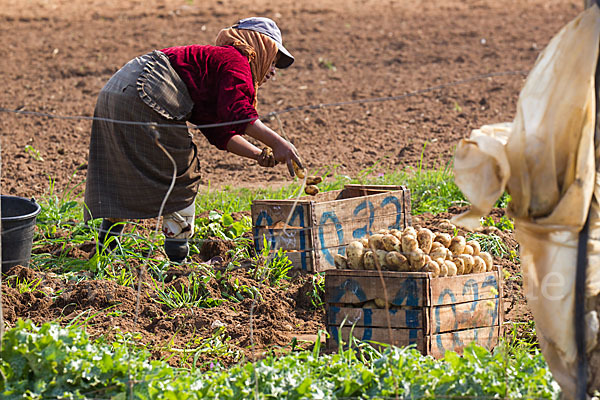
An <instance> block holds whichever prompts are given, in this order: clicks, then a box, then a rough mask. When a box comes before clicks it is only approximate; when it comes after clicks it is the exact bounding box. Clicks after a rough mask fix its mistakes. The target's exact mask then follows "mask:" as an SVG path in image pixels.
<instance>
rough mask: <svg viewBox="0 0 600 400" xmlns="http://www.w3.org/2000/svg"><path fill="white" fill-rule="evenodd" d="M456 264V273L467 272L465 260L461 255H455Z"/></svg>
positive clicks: (454, 261) (453, 260)
mask: <svg viewBox="0 0 600 400" xmlns="http://www.w3.org/2000/svg"><path fill="white" fill-rule="evenodd" d="M452 262H453V263H454V265H456V275H462V274H464V273H465V262H464V261H463V259H462V258H460V257H456V256H455V257H454V258H453V259H452Z"/></svg>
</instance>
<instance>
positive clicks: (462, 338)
mask: <svg viewBox="0 0 600 400" xmlns="http://www.w3.org/2000/svg"><path fill="white" fill-rule="evenodd" d="M501 335H502V328H501V326H500V325H496V326H488V327H483V328H473V329H465V330H461V331H454V332H446V333H440V334H437V335H428V336H427V338H426V342H427V343H426V351H427V353H426V354H428V355H431V356H433V357H435V358H442V357H444V355H445V353H446V351H454V352H456V353H458V354H462V353H463V351H464V348H465V347H466V346H467V345H468V344H469V343H471V342H475V344H477V345H479V346H482V347H485V348H486V349H488V350H491V349H492V348H494V347H495V346H496V345H498V340H499V338H500V337H501Z"/></svg>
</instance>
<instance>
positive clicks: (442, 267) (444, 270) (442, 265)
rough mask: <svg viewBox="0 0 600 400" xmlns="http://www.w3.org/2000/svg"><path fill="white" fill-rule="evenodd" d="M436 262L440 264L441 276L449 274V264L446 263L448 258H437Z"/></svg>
mask: <svg viewBox="0 0 600 400" xmlns="http://www.w3.org/2000/svg"><path fill="white" fill-rule="evenodd" d="M435 262H436V263H438V265H439V266H440V274H439V275H438V276H439V277H444V276H446V275H448V266H447V265H446V260H445V259H443V258H438V259H436V260H435Z"/></svg>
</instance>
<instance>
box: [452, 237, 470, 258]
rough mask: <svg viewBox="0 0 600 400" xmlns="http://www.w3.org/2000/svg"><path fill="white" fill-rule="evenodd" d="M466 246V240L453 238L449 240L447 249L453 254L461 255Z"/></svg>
mask: <svg viewBox="0 0 600 400" xmlns="http://www.w3.org/2000/svg"><path fill="white" fill-rule="evenodd" d="M466 244H467V240H466V239H465V237H464V236H454V237H453V238H452V239H451V240H450V245H449V246H448V249H449V250H450V251H451V252H452V253H454V254H462V253H463V251H464V250H465V245H466Z"/></svg>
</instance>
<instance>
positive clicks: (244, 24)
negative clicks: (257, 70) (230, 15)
mask: <svg viewBox="0 0 600 400" xmlns="http://www.w3.org/2000/svg"><path fill="white" fill-rule="evenodd" d="M232 28H236V29H248V30H251V31H255V32H259V33H262V34H264V35H267V36H268V37H270V38H271V39H273V40H274V41H275V43H277V49H278V50H279V53H280V56H279V60H277V64H275V66H276V67H277V68H287V67H289V66H290V65H292V63H293V62H294V56H292V54H291V53H290V52H289V51H288V50H287V49H286V48H285V47H284V46H283V42H282V40H281V31H280V30H279V28H278V27H277V24H276V23H275V21H273V20H272V19H269V18H265V17H250V18H244V19H241V20H239V21H238V22H237V23H236V24H235V25H233V27H232Z"/></svg>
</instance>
